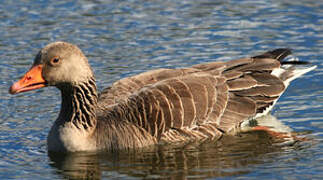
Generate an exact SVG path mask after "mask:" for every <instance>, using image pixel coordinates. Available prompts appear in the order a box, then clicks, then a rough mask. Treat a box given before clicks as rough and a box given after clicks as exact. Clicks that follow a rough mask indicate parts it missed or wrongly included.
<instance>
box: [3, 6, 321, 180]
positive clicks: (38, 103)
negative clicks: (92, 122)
mask: <svg viewBox="0 0 323 180" xmlns="http://www.w3.org/2000/svg"><path fill="white" fill-rule="evenodd" d="M0 27H1V28H0V59H1V60H0V86H1V87H0V97H1V104H0V157H1V159H0V179H9V178H18V179H58V178H64V177H65V178H81V177H83V178H86V177H87V178H91V177H92V178H126V179H135V178H139V179H141V178H147V179H154V178H162V177H165V178H174V179H185V178H197V179H204V178H216V177H220V178H239V179H259V178H266V179H308V178H313V179H320V177H322V176H323V173H322V172H323V168H322V167H323V154H322V152H321V149H322V148H323V143H322V136H323V134H322V130H323V121H322V120H323V113H322V112H323V95H322V92H323V90H322V87H323V82H322V78H323V77H322V74H323V73H322V57H323V33H322V32H323V3H322V1H314V0H300V1H297V2H296V1H288V0H285V1H275V0H272V1H257V2H255V1H238V0H231V1H212V0H202V1H193V0H191V1H183V0H174V1H164V0H158V1H154V2H152V1H144V0H125V1H113V0H110V1H89V0H81V1H41V0H37V1H31V0H29V1H28V0H22V1H2V2H1V4H0ZM58 40H63V41H68V42H71V43H74V44H77V45H78V46H79V47H80V48H81V49H82V50H83V51H84V53H85V54H86V55H87V57H88V58H89V61H90V64H91V65H92V67H93V69H94V72H95V75H96V78H97V83H98V87H99V90H102V89H103V87H107V86H109V85H111V83H113V82H114V81H116V80H118V79H120V78H123V77H127V76H131V75H135V74H137V73H140V72H144V71H147V70H151V69H156V68H174V67H185V66H191V65H193V64H198V63H202V62H211V61H225V60H230V59H234V58H240V57H244V56H251V55H256V54H258V53H262V52H264V51H266V50H270V49H274V48H279V47H288V48H292V49H293V52H294V54H295V56H297V57H298V58H299V59H301V60H305V61H310V62H311V63H313V64H315V65H318V68H317V69H316V70H314V71H313V72H310V73H308V74H306V75H305V76H304V77H303V78H301V79H298V80H296V81H295V82H294V83H293V84H292V85H291V86H290V88H289V89H288V90H287V91H286V93H285V94H284V95H283V96H282V97H281V100H280V101H279V102H278V104H277V106H276V107H275V109H274V111H273V112H272V114H273V115H274V116H275V117H276V118H277V119H279V120H280V121H282V122H283V123H284V124H286V125H287V126H289V127H290V128H292V129H293V131H295V132H296V133H298V134H303V135H302V137H306V139H307V140H306V141H303V142H298V143H296V144H292V145H288V146H277V144H276V143H275V142H274V140H273V139H272V137H270V136H269V135H267V134H266V133H262V132H255V133H251V134H243V135H241V136H240V137H227V138H225V139H224V140H223V141H221V142H208V143H203V144H188V145H187V146H185V147H157V148H156V149H155V150H150V151H143V152H136V153H124V152H120V153H118V154H110V153H104V152H102V153H73V154H68V155H57V154H48V153H47V148H46V137H47V133H48V131H49V129H50V127H51V125H52V123H53V121H54V120H55V118H56V117H57V113H58V111H59V108H60V94H59V92H58V90H57V89H55V88H44V89H40V90H37V91H32V92H28V93H24V94H18V95H15V96H11V95H8V88H9V86H10V85H11V84H12V82H13V81H16V80H17V79H18V78H19V77H20V76H22V75H23V73H24V72H26V70H27V69H28V68H29V67H30V65H31V63H32V60H33V58H34V56H35V54H36V53H37V52H38V50H39V49H40V48H41V47H43V46H44V45H46V44H48V43H49V42H53V41H58Z"/></svg>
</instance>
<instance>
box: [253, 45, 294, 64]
mask: <svg viewBox="0 0 323 180" xmlns="http://www.w3.org/2000/svg"><path fill="white" fill-rule="evenodd" d="M290 54H292V51H291V50H290V49H288V48H280V49H275V50H273V51H268V52H266V53H264V54H261V55H258V56H254V57H253V58H272V59H277V60H278V61H280V62H282V60H283V59H284V58H285V57H287V56H288V55H290Z"/></svg>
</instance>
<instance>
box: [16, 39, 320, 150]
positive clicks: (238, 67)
mask: <svg viewBox="0 0 323 180" xmlns="http://www.w3.org/2000/svg"><path fill="white" fill-rule="evenodd" d="M289 54H291V51H290V50H288V49H277V50H274V51H269V52H266V53H264V54H262V55H259V56H255V57H251V58H243V59H238V60H233V61H228V62H212V63H206V64H199V65H195V66H192V67H190V68H181V69H157V70H153V71H149V72H145V73H141V74H138V75H136V76H132V77H128V78H124V79H121V80H119V81H117V82H115V83H114V84H113V85H112V86H111V87H109V88H106V89H104V90H103V91H102V92H101V93H100V94H99V95H98V94H97V91H96V85H95V80H94V76H93V73H92V70H91V68H90V67H89V64H88V62H87V59H86V57H85V56H84V55H83V53H82V52H81V50H80V49H79V48H77V47H76V46H74V45H72V44H69V43H65V42H55V43H51V44H49V45H47V46H46V47H44V48H43V49H42V50H41V51H40V52H39V53H38V55H37V56H36V58H35V62H34V64H33V67H32V68H31V70H30V71H29V72H27V74H26V75H25V76H24V77H23V78H22V79H21V80H20V81H18V82H17V83H15V84H14V85H13V86H12V87H11V88H10V92H11V93H12V94H15V93H19V92H24V91H29V90H32V89H37V88H41V87H44V86H56V87H57V88H59V89H60V90H61V92H62V107H61V111H60V114H59V117H58V118H57V120H56V121H55V123H54V125H53V127H52V129H51V131H50V133H49V135H48V149H49V150H50V151H90V150H104V149H105V150H119V149H126V150H128V149H136V148H141V147H145V146H149V145H154V144H158V143H174V142H187V141H196V140H199V141H201V140H205V139H219V138H220V137H221V136H222V135H223V134H235V133H237V132H239V128H240V126H241V123H243V122H247V121H248V120H250V119H253V118H257V117H259V116H261V115H264V114H266V113H268V111H269V110H270V109H271V107H272V106H273V105H274V104H275V103H276V101H277V99H278V98H279V96H280V95H281V94H282V93H283V92H284V90H285V89H286V88H287V86H288V84H289V82H290V81H291V80H293V79H294V78H297V77H298V76H300V75H302V74H304V73H306V72H308V71H310V70H312V69H314V68H315V67H311V68H307V69H302V70H297V69H295V67H294V65H293V64H301V63H299V62H295V63H293V62H288V63H286V66H284V65H283V64H284V63H283V62H284V61H283V59H284V58H285V57H286V56H288V55H289Z"/></svg>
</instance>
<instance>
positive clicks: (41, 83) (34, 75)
mask: <svg viewBox="0 0 323 180" xmlns="http://www.w3.org/2000/svg"><path fill="white" fill-rule="evenodd" d="M42 70H43V66H42V65H36V66H33V67H32V68H31V69H30V70H29V71H28V72H27V73H26V74H25V75H24V76H23V77H22V78H21V79H20V80H19V81H17V82H15V83H14V84H13V85H12V86H11V87H10V89H9V93H10V94H17V93H21V92H25V91H31V90H34V89H39V88H42V87H45V86H46V81H45V80H44V78H43V77H42Z"/></svg>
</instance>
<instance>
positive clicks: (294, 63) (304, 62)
mask: <svg viewBox="0 0 323 180" xmlns="http://www.w3.org/2000/svg"><path fill="white" fill-rule="evenodd" d="M281 64H282V65H284V64H293V65H305V64H311V63H309V62H306V61H283V62H281Z"/></svg>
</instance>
